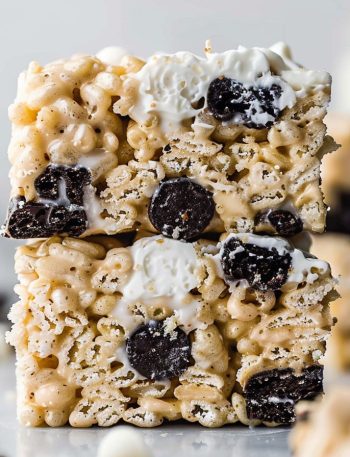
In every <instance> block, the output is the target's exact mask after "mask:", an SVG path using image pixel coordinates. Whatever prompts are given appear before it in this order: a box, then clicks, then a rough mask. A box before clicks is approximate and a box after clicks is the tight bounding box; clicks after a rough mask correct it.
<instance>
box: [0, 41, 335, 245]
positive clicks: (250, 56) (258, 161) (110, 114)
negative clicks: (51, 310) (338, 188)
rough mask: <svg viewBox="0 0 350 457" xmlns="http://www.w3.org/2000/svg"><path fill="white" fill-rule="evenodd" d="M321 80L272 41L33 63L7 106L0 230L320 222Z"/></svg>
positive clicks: (200, 228) (325, 146)
mask: <svg viewBox="0 0 350 457" xmlns="http://www.w3.org/2000/svg"><path fill="white" fill-rule="evenodd" d="M107 57H108V58H107ZM112 57H113V56H112ZM330 86H331V79H330V76H329V74H328V73H326V72H323V71H312V70H307V69H305V68H303V67H301V66H299V65H297V64H296V63H294V62H293V61H292V59H291V55H290V51H289V50H288V48H286V47H285V46H283V45H276V46H274V47H272V48H270V49H261V48H252V49H246V48H243V47H240V48H238V49H237V50H232V51H226V52H223V53H212V52H211V49H210V48H208V47H207V49H206V57H205V58H202V57H197V56H195V55H193V54H191V53H189V52H180V53H176V54H173V55H163V54H162V55H155V56H152V57H150V58H149V59H147V61H142V60H140V59H136V58H134V57H128V56H125V57H124V58H123V59H122V60H121V61H120V59H119V56H118V59H117V60H116V61H114V58H112V59H111V55H110V54H109V56H108V55H106V53H102V54H100V58H98V57H91V56H74V57H72V58H71V59H68V60H59V61H56V62H53V63H51V64H48V65H46V66H44V67H42V66H40V65H39V64H37V63H32V64H31V65H30V66H29V68H28V70H27V71H26V72H25V73H23V74H22V75H21V76H20V79H19V87H18V95H17V99H16V101H15V103H14V104H13V105H12V106H11V107H10V110H9V113H10V119H11V121H12V124H13V134H12V139H11V143H10V147H9V157H10V161H11V163H12V169H11V173H10V178H11V183H12V195H11V203H10V208H9V214H8V219H7V222H6V224H5V229H4V230H5V233H6V235H7V236H9V237H13V238H38V237H49V236H53V235H55V234H66V235H70V236H75V237H77V236H80V235H82V236H87V235H93V234H117V233H121V232H125V231H131V230H135V229H139V228H142V229H145V230H149V231H152V232H154V233H162V234H163V235H165V236H171V237H173V238H175V239H184V240H189V239H193V238H196V237H199V236H200V235H201V233H202V232H205V231H209V232H213V231H215V232H222V231H225V230H226V231H238V232H253V231H255V232H261V231H264V232H268V233H272V234H279V235H280V236H291V235H294V234H296V233H298V232H300V231H301V230H302V229H303V228H304V229H306V230H311V231H314V232H322V231H323V228H324V222H325V214H326V213H325V206H324V203H323V198H322V193H321V191H320V187H319V178H320V171H319V169H320V160H321V158H322V156H323V155H324V154H325V153H326V152H328V151H330V150H332V149H334V147H335V144H334V142H333V140H332V139H331V138H330V137H329V136H327V135H326V126H325V124H324V122H323V118H324V116H325V114H326V108H327V105H328V103H329V99H330ZM170 202H171V204H170Z"/></svg>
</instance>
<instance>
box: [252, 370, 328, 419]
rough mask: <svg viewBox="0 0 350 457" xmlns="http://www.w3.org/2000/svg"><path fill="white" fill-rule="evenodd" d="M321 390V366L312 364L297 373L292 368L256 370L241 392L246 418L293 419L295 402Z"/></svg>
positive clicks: (314, 395) (310, 396)
mask: <svg viewBox="0 0 350 457" xmlns="http://www.w3.org/2000/svg"><path fill="white" fill-rule="evenodd" d="M322 392H323V367H321V366H319V365H312V366H310V367H307V368H305V369H304V370H303V371H302V373H301V374H300V375H296V374H295V372H294V370H292V369H291V368H285V369H280V370H279V369H274V370H267V371H263V372H261V373H257V374H256V375H254V376H252V377H251V379H250V380H249V381H248V383H247V385H246V387H245V390H244V396H245V399H246V405H247V415H248V418H249V419H258V420H261V421H264V422H275V423H277V424H289V423H292V422H294V421H295V409H294V407H295V404H296V403H297V402H298V401H300V400H312V399H314V398H315V397H317V396H318V395H320V394H321V393H322Z"/></svg>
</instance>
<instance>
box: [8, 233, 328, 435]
mask: <svg viewBox="0 0 350 457" xmlns="http://www.w3.org/2000/svg"><path fill="white" fill-rule="evenodd" d="M213 244H215V243H213V242H210V241H206V240H201V241H199V242H197V243H195V244H194V246H195V249H196V252H197V256H198V259H199V265H200V267H199V268H198V270H197V271H196V275H197V278H198V283H199V286H198V288H197V290H194V291H193V292H191V293H189V294H188V299H189V300H190V299H191V300H196V303H197V308H196V316H195V319H194V321H195V325H194V329H193V330H192V331H191V332H190V333H189V337H190V339H191V351H192V358H193V361H192V364H191V365H190V366H189V367H188V368H187V369H186V370H185V371H184V372H183V373H182V374H181V375H180V377H179V378H175V379H172V380H171V381H170V380H160V381H152V380H148V379H145V378H143V377H142V376H140V375H139V373H138V372H137V371H136V370H134V369H133V368H132V367H131V366H130V363H129V361H128V358H127V356H126V352H125V342H126V338H127V334H128V329H127V328H124V327H123V326H122V325H120V322H118V319H117V318H116V317H115V316H117V315H118V313H117V312H118V307H120V306H122V303H123V302H122V296H121V293H120V292H118V285H119V284H120V283H121V282H122V281H125V280H126V279H127V278H128V275H129V274H130V271H131V269H132V268H133V265H132V260H131V257H130V251H129V249H128V248H127V247H125V246H123V245H122V243H121V242H120V241H118V240H116V239H115V238H113V237H95V238H91V239H89V240H88V241H85V240H84V241H83V240H79V239H75V238H60V237H53V238H50V239H48V240H46V241H36V242H32V243H30V244H28V245H26V246H22V247H20V248H19V249H18V251H17V254H16V271H17V274H18V277H19V281H20V282H19V284H18V286H17V287H16V291H17V293H18V294H19V296H20V301H19V302H18V303H17V304H15V305H14V306H13V308H12V311H11V313H10V318H11V320H12V321H13V324H14V325H13V328H12V331H11V334H10V336H9V340H10V342H11V344H12V345H14V346H15V348H16V352H17V377H18V378H17V379H18V416H19V419H20V421H21V423H23V424H25V425H30V426H39V425H43V424H44V423H46V424H48V425H50V426H60V425H63V424H65V423H67V422H69V423H70V424H71V425H72V426H74V427H89V426H92V425H94V424H98V425H100V426H109V425H113V424H115V423H117V422H118V421H120V420H121V419H123V420H124V421H126V422H129V423H131V424H134V425H137V426H140V427H154V426H157V425H160V424H161V423H162V422H163V421H164V420H171V421H173V420H177V419H181V418H183V419H185V420H188V421H190V422H199V423H200V424H202V425H204V426H207V427H217V426H221V425H223V424H226V423H234V422H237V421H240V422H242V423H244V424H254V423H256V421H254V420H248V418H247V413H246V407H245V399H244V388H245V386H246V384H247V382H248V380H249V379H250V378H251V377H252V376H253V375H254V374H257V373H259V372H261V371H264V370H269V369H276V368H288V367H289V368H293V369H294V370H295V372H296V373H300V372H301V370H303V369H304V368H305V367H308V366H310V365H315V364H318V363H319V360H320V357H321V356H322V354H323V353H324V350H325V341H326V339H327V335H328V333H329V328H330V324H331V321H330V316H329V311H328V301H329V294H330V293H331V291H332V289H333V286H334V281H333V279H332V278H331V276H330V271H329V270H328V271H325V272H323V273H322V274H321V273H320V276H319V279H318V280H317V281H315V282H314V283H313V284H307V285H305V284H304V283H301V284H295V285H294V286H291V287H290V288H289V290H286V291H284V292H282V293H281V292H278V293H275V292H272V291H266V292H261V291H254V290H252V289H250V288H247V287H243V286H239V285H237V286H236V287H231V290H229V288H228V286H227V285H226V284H225V283H224V281H223V280H222V279H221V277H220V275H219V274H218V268H217V265H216V263H215V261H214V259H213V257H212V256H211V255H208V254H207V253H208V252H212V251H213ZM214 247H215V246H214ZM309 292H310V293H309ZM305 296H308V297H313V299H312V301H311V302H307V303H305V301H304V297H305ZM127 312H128V313H129V316H130V319H131V320H132V322H134V323H135V325H142V324H143V323H146V322H148V321H149V320H150V319H157V320H160V319H165V320H166V323H167V326H169V332H171V329H172V328H174V327H176V326H177V325H180V326H181V318H179V316H178V315H176V313H174V311H173V310H172V309H171V308H170V307H168V306H165V305H163V306H160V305H159V302H158V303H157V302H156V301H155V303H154V305H152V303H147V304H146V303H142V302H136V303H129V304H128V307H127ZM179 319H180V321H179Z"/></svg>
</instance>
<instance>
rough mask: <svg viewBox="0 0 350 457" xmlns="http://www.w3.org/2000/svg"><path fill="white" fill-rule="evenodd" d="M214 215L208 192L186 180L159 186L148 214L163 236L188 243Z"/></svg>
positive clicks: (171, 181) (164, 182)
mask: <svg viewBox="0 0 350 457" xmlns="http://www.w3.org/2000/svg"><path fill="white" fill-rule="evenodd" d="M214 211H215V204H214V200H213V196H212V194H211V192H209V191H208V190H206V189H205V188H204V187H202V186H200V185H199V184H197V183H195V182H194V181H192V180H191V179H189V178H173V179H168V180H166V181H162V182H161V183H160V185H159V187H158V189H157V190H156V191H155V193H154V194H153V196H152V199H151V202H150V205H149V209H148V214H149V218H150V221H151V223H152V225H153V226H154V227H155V228H156V229H157V230H159V231H160V232H161V233H162V234H163V235H164V236H168V237H170V238H175V239H182V240H190V239H192V238H194V237H196V236H198V235H200V233H202V232H203V230H204V229H205V228H206V227H207V226H208V225H209V223H210V221H211V219H212V218H213V216H214Z"/></svg>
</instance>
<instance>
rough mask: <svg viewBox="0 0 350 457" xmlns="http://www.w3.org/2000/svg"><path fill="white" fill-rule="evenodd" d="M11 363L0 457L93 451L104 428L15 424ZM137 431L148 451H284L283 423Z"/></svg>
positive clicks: (88, 454) (167, 454)
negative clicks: (251, 427) (267, 425)
mask: <svg viewBox="0 0 350 457" xmlns="http://www.w3.org/2000/svg"><path fill="white" fill-rule="evenodd" d="M13 367H14V361H13V360H10V361H8V362H2V363H1V362H0V457H96V456H97V449H98V446H99V444H100V442H101V440H102V438H103V437H104V436H106V434H107V433H109V431H110V429H99V428H90V429H73V428H69V427H62V428H56V429H52V428H35V429H30V428H24V427H20V426H19V425H18V424H17V422H16V418H15V393H14V385H15V383H14V369H13ZM117 427H118V425H117ZM139 431H140V433H141V434H142V435H143V437H144V439H145V442H146V444H147V445H148V446H149V447H150V449H151V450H152V452H153V455H152V457H212V456H213V457H214V456H215V457H290V452H289V451H288V445H287V439H288V433H289V432H288V429H286V428H274V429H268V428H265V427H258V428H255V429H249V428H247V427H243V426H240V425H233V426H226V427H224V428H221V429H206V428H204V427H201V426H199V425H194V424H176V425H163V426H161V427H158V428H155V429H139Z"/></svg>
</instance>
